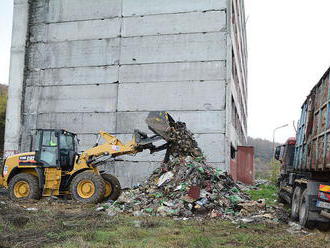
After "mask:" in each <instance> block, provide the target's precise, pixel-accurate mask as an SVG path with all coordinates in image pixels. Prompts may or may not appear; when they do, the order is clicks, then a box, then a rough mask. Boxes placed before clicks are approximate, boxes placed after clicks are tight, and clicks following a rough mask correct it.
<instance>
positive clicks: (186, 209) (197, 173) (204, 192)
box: [108, 156, 249, 217]
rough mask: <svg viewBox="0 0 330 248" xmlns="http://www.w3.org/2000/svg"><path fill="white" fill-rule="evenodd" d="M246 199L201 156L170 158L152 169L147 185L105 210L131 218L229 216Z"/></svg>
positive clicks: (228, 179) (232, 183) (226, 177)
mask: <svg viewBox="0 0 330 248" xmlns="http://www.w3.org/2000/svg"><path fill="white" fill-rule="evenodd" d="M247 200H249V198H248V196H247V195H246V194H245V193H244V192H242V191H241V190H240V188H239V187H238V186H237V185H236V184H235V183H234V181H233V180H232V178H231V177H230V176H228V175H227V174H226V173H224V172H221V171H220V170H218V169H214V168H212V167H210V166H208V165H207V164H206V163H205V162H204V159H203V158H201V157H196V158H193V157H191V156H188V157H185V158H183V157H179V158H172V160H171V161H170V162H169V163H166V164H163V165H162V166H161V167H160V168H158V169H156V170H155V171H154V172H153V174H152V175H151V176H150V177H149V179H148V180H147V182H146V183H145V184H144V185H142V186H140V187H137V188H135V189H133V190H129V191H126V192H123V193H122V195H121V196H120V197H119V199H118V200H117V201H116V202H115V203H114V204H113V206H112V207H111V208H110V209H109V210H108V212H109V211H110V212H111V211H115V212H125V213H132V214H133V215H135V216H141V215H157V216H181V217H192V216H196V215H205V214H206V215H209V216H211V217H217V216H223V215H228V214H229V215H230V214H233V213H235V212H236V211H239V209H241V207H240V206H239V204H240V203H242V202H244V201H247Z"/></svg>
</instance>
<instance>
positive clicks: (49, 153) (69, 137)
mask: <svg viewBox="0 0 330 248" xmlns="http://www.w3.org/2000/svg"><path fill="white" fill-rule="evenodd" d="M35 150H36V155H35V160H36V161H37V162H38V163H41V164H42V165H43V166H44V167H57V168H60V169H62V170H64V171H71V170H72V169H73V166H74V161H75V157H76V154H77V153H76V150H77V142H76V134H74V133H71V132H67V131H65V130H62V129H38V130H37V133H36V136H35Z"/></svg>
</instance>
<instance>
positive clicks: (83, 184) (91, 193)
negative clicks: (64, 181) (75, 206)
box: [70, 171, 105, 203]
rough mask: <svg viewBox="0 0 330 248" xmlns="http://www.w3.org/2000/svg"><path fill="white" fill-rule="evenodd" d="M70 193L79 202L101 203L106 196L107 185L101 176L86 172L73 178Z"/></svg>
mask: <svg viewBox="0 0 330 248" xmlns="http://www.w3.org/2000/svg"><path fill="white" fill-rule="evenodd" d="M70 191H71V194H72V197H73V199H75V200H77V201H80V202H82V203H99V202H101V201H102V200H103V197H104V194H105V183H104V181H103V179H102V177H101V176H100V175H98V174H96V173H94V172H93V171H84V172H82V173H80V174H78V175H77V176H75V177H74V178H73V180H72V182H71V185H70Z"/></svg>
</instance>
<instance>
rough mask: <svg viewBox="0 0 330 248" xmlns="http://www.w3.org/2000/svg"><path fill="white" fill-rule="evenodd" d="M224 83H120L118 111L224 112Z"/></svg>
mask: <svg viewBox="0 0 330 248" xmlns="http://www.w3.org/2000/svg"><path fill="white" fill-rule="evenodd" d="M224 108H225V82H223V81H216V82H171V83H158V84H154V83H140V84H139V83H131V84H119V90H118V111H152V110H168V111H172V110H223V109H224Z"/></svg>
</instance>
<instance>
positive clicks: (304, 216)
mask: <svg viewBox="0 0 330 248" xmlns="http://www.w3.org/2000/svg"><path fill="white" fill-rule="evenodd" d="M309 209H310V203H309V201H308V197H307V189H305V190H304V192H303V193H302V196H301V201H300V208H299V223H300V225H301V226H303V227H307V228H313V227H314V224H315V223H314V222H313V221H311V220H310V217H309Z"/></svg>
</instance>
